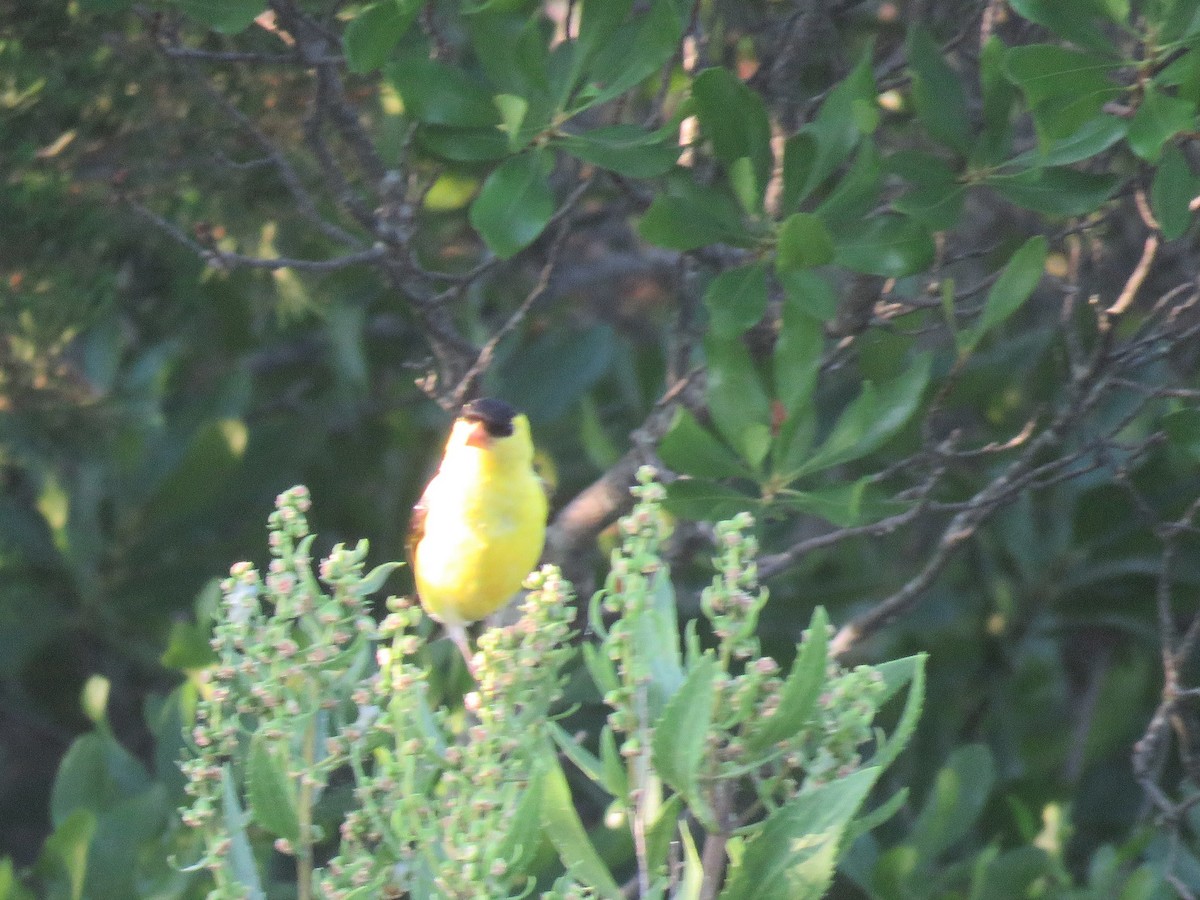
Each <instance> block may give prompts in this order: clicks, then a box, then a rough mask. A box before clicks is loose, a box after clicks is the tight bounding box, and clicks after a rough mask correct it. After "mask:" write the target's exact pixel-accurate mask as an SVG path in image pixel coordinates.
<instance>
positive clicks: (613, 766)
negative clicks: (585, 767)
mask: <svg viewBox="0 0 1200 900" xmlns="http://www.w3.org/2000/svg"><path fill="white" fill-rule="evenodd" d="M600 775H601V778H600V786H601V787H603V788H604V789H605V790H606V791H608V793H609V794H610V795H611V796H613V797H617V798H622V797H628V796H629V774H628V772H627V771H626V770H625V761H624V760H623V759H621V753H620V751H619V750H617V738H616V735H615V734H614V733H613V730H612V727H611V726H609V725H605V726H604V727H603V728H602V729H601V730H600Z"/></svg>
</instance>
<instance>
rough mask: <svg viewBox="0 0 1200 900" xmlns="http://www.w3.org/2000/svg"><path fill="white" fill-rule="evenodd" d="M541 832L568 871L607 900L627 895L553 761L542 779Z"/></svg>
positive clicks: (564, 778)
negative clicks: (618, 882)
mask: <svg viewBox="0 0 1200 900" xmlns="http://www.w3.org/2000/svg"><path fill="white" fill-rule="evenodd" d="M540 787H541V794H542V805H541V811H542V828H543V829H544V831H545V834H546V837H548V838H549V839H550V843H552V844H553V845H554V849H556V850H557V851H558V855H559V858H560V859H561V860H562V862H563V865H564V866H566V868H567V871H568V872H570V873H571V875H572V876H573V877H575V878H577V879H579V880H580V881H581V882H582V883H583V884H585V885H587V886H588V887H590V888H592V889H593V890H595V891H596V893H597V895H598V896H600V897H604V898H607V900H622V898H623V897H624V894H622V893H621V888H620V887H619V886H618V885H617V883H616V881H614V880H613V877H612V874H611V873H610V872H609V871H608V867H607V866H606V865H605V864H604V861H603V860H602V859H601V858H600V855H599V854H598V853H597V852H596V848H595V847H594V846H593V845H592V842H591V840H589V839H588V836H587V832H586V831H585V830H584V828H583V823H582V822H581V821H580V820H579V813H577V812H576V811H575V802H574V800H573V799H572V797H571V788H570V787H569V786H568V784H567V778H566V776H565V775H564V774H563V771H562V767H561V766H559V764H558V761H557V760H555V759H553V758H552V757H551V758H549V759H548V760H547V764H546V767H545V772H544V773H543V775H542V778H541V786H540Z"/></svg>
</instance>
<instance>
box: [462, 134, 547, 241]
mask: <svg viewBox="0 0 1200 900" xmlns="http://www.w3.org/2000/svg"><path fill="white" fill-rule="evenodd" d="M553 165H554V160H553V157H552V156H551V155H550V154H549V153H547V152H546V151H544V150H530V151H527V152H525V153H522V154H520V155H519V156H514V157H512V158H511V159H508V160H505V161H504V162H503V163H501V164H500V166H499V167H498V168H497V169H496V170H495V171H494V172H492V174H491V175H489V176H488V177H487V180H486V181H484V183H483V187H482V188H481V189H480V191H479V196H478V197H476V198H475V202H474V203H472V204H471V212H470V216H469V218H470V220H471V225H473V226H474V228H475V230H476V231H478V232H479V235H480V237H482V238H483V239H484V241H485V242H486V243H487V245H488V247H490V248H491V250H492V252H493V253H495V254H496V255H497V256H499V257H500V258H501V259H508V258H509V257H510V256H513V255H515V254H516V253H519V252H520V251H521V250H524V249H525V248H526V247H528V246H529V245H530V244H532V243H533V242H534V241H535V240H537V237H538V235H540V234H541V233H542V231H543V229H545V227H546V223H548V222H549V221H550V217H551V216H552V215H554V192H553V191H552V190H551V189H550V170H551V168H553Z"/></svg>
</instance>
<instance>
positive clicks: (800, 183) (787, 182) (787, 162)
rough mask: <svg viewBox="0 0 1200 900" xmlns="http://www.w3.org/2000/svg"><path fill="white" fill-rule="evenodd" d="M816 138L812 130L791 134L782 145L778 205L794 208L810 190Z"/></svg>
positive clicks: (783, 207) (785, 209)
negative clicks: (781, 170) (781, 186)
mask: <svg viewBox="0 0 1200 900" xmlns="http://www.w3.org/2000/svg"><path fill="white" fill-rule="evenodd" d="M817 149H818V148H817V138H816V135H815V134H813V133H812V132H808V131H801V132H799V133H798V134H794V135H792V136H791V137H790V138H788V139H787V142H786V143H784V145H783V194H782V196H781V197H780V201H779V207H780V209H782V210H783V211H784V212H787V211H788V210H791V209H795V208H796V207H797V206H799V205H800V201H802V200H803V199H804V198H805V197H807V196H808V195H809V193H811V192H812V189H813V188H814V187H815V185H813V184H812V173H813V167H814V165H815V164H816V161H817Z"/></svg>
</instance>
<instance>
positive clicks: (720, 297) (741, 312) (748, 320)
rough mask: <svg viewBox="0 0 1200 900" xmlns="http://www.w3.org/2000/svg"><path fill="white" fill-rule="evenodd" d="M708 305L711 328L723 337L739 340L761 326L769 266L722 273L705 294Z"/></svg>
mask: <svg viewBox="0 0 1200 900" xmlns="http://www.w3.org/2000/svg"><path fill="white" fill-rule="evenodd" d="M822 227H823V226H822ZM704 305H705V306H706V307H708V317H709V325H710V327H711V328H712V330H713V331H714V332H715V333H717V334H718V335H720V336H721V337H725V338H733V337H737V336H738V335H740V334H743V333H744V332H746V331H747V330H749V329H750V328H751V327H753V326H754V325H757V324H758V323H759V321H760V320H761V319H762V317H763V313H764V312H766V310H767V272H766V267H765V265H764V264H763V263H761V262H755V263H750V264H749V265H745V266H738V267H737V268H733V269H726V270H725V271H724V272H721V273H720V274H719V275H717V277H716V278H714V279H713V280H712V283H711V284H710V285H709V286H708V290H707V291H705V292H704Z"/></svg>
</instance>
